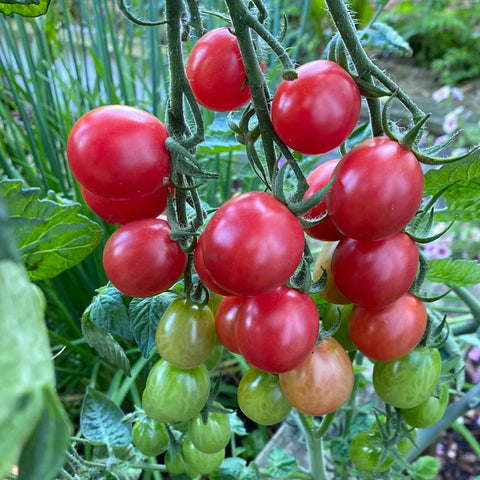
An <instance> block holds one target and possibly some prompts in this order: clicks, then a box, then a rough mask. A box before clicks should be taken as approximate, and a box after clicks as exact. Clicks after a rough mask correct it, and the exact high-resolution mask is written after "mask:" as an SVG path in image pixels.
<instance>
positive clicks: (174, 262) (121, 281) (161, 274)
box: [103, 218, 187, 297]
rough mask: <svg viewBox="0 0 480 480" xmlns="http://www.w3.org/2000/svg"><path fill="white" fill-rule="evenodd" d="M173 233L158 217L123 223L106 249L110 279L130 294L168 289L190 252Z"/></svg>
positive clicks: (184, 264)
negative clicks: (187, 253) (183, 248)
mask: <svg viewBox="0 0 480 480" xmlns="http://www.w3.org/2000/svg"><path fill="white" fill-rule="evenodd" d="M169 234H170V227H169V226H168V223H167V222H166V221H165V220H161V219H158V218H147V219H143V220H136V221H134V222H130V223H127V224H125V225H123V226H121V227H120V228H119V229H118V230H116V231H115V232H114V233H113V235H112V236H111V237H110V238H109V239H108V240H107V243H106V244H105V248H104V250H103V266H104V268H105V273H106V274H107V277H108V279H109V280H110V281H111V282H112V283H113V285H114V286H115V287H116V288H118V290H120V291H121V292H122V293H123V294H125V295H128V296H130V297H151V296H153V295H157V294H159V293H161V292H164V291H165V290H168V289H169V288H170V287H171V286H172V285H173V284H174V283H175V282H176V281H177V280H178V279H179V278H180V277H181V275H182V273H183V271H184V270H185V267H186V265H187V255H186V254H185V253H184V252H182V250H180V247H179V246H178V243H177V242H174V241H173V240H171V239H170V237H169Z"/></svg>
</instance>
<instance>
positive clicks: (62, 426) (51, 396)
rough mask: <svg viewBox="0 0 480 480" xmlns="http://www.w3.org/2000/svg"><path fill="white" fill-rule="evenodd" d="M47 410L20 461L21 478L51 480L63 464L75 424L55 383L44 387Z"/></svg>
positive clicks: (44, 401)
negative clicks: (61, 399)
mask: <svg viewBox="0 0 480 480" xmlns="http://www.w3.org/2000/svg"><path fill="white" fill-rule="evenodd" d="M43 404H44V409H43V411H42V413H41V415H40V419H39V421H38V422H37V424H36V426H35V429H34V430H33V432H32V434H31V435H30V437H29V439H28V440H27V443H26V444H25V446H24V448H23V450H22V454H21V456H20V460H19V472H20V474H19V477H18V479H19V480H30V479H32V478H41V479H44V480H50V479H52V478H54V477H55V475H56V473H58V471H59V470H60V468H61V467H62V466H63V464H64V462H65V458H66V452H67V449H68V447H69V445H70V434H71V429H72V426H71V423H70V419H69V417H68V414H67V412H66V411H65V409H64V408H63V405H62V403H61V402H60V399H59V398H58V396H57V394H56V392H55V390H54V389H53V387H52V386H51V385H48V386H45V387H44V388H43Z"/></svg>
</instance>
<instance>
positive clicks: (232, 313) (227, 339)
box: [215, 297, 244, 353]
mask: <svg viewBox="0 0 480 480" xmlns="http://www.w3.org/2000/svg"><path fill="white" fill-rule="evenodd" d="M243 298H244V297H224V298H223V299H222V301H221V302H220V304H219V305H218V308H217V313H216V314H215V332H216V333H217V338H218V340H219V341H220V343H221V344H222V345H223V346H224V347H225V348H227V349H228V350H230V351H231V352H233V353H240V352H239V350H238V347H237V336H236V333H235V328H236V323H237V314H238V310H239V308H240V305H241V304H242V302H243Z"/></svg>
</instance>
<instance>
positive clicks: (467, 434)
mask: <svg viewBox="0 0 480 480" xmlns="http://www.w3.org/2000/svg"><path fill="white" fill-rule="evenodd" d="M452 428H453V430H455V431H456V432H457V433H459V434H460V435H461V436H462V437H463V438H464V439H465V441H466V442H467V443H468V444H469V445H470V447H471V449H472V450H473V451H474V452H475V453H476V454H477V456H478V457H480V444H479V443H478V441H477V440H476V438H475V437H474V436H473V435H472V432H471V431H470V430H469V429H468V428H467V427H466V426H465V425H464V424H463V423H460V422H453V423H452Z"/></svg>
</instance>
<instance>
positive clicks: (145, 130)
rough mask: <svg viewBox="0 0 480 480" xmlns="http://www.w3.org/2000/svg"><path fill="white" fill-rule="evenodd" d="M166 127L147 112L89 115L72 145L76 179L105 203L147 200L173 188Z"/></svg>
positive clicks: (114, 108) (112, 109) (106, 109)
mask: <svg viewBox="0 0 480 480" xmlns="http://www.w3.org/2000/svg"><path fill="white" fill-rule="evenodd" d="M167 137H168V133H167V129H166V128H165V125H163V123H162V122H161V121H160V120H158V118H156V117H154V116H153V115H151V114H150V113H148V112H145V111H143V110H140V109H138V108H134V107H129V106H125V105H107V106H103V107H99V108H96V109H94V110H91V111H90V112H88V113H86V114H85V115H83V116H82V117H80V119H79V120H78V121H77V122H76V123H75V125H74V126H73V128H72V130H71V132H70V135H69V136H68V141H67V157H68V163H69V165H70V169H71V171H72V173H73V176H74V177H75V178H76V179H77V180H78V182H79V183H80V184H81V185H83V186H84V187H85V188H86V189H88V190H89V191H90V192H92V193H93V194H95V195H100V196H101V197H105V198H132V197H136V196H142V195H148V194H151V193H153V192H155V191H156V190H158V189H159V188H162V187H163V188H164V186H165V185H167V184H168V183H169V176H170V154H169V153H168V151H167V150H166V148H165V140H166V139H167Z"/></svg>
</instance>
